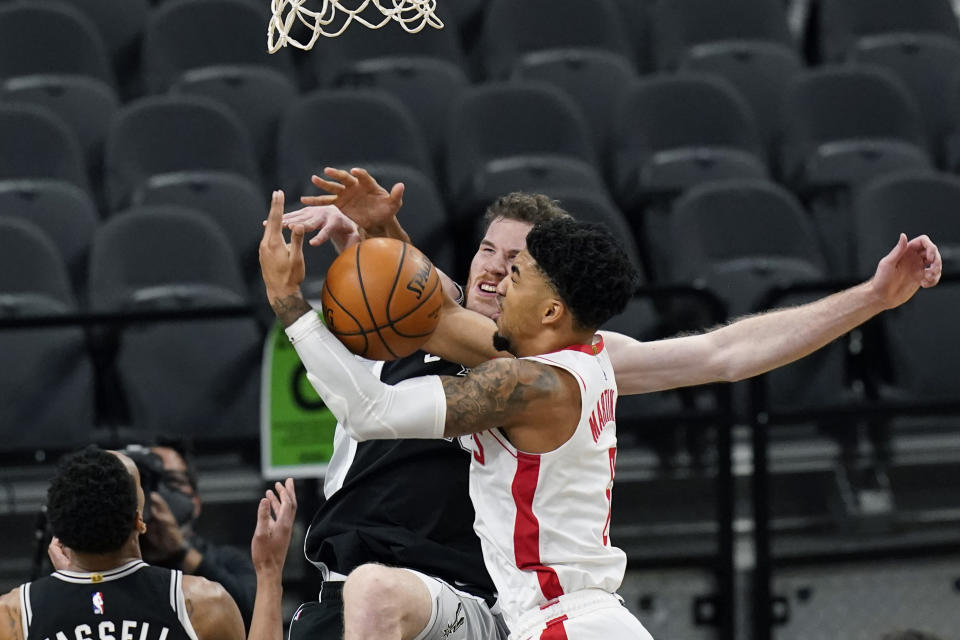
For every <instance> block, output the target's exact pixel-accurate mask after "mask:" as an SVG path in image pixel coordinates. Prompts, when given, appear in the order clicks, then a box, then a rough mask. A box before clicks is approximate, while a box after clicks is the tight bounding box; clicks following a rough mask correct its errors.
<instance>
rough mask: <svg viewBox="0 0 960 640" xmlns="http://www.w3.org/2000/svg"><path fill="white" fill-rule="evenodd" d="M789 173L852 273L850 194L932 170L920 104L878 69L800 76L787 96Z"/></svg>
mask: <svg viewBox="0 0 960 640" xmlns="http://www.w3.org/2000/svg"><path fill="white" fill-rule="evenodd" d="M783 122H784V127H785V132H784V144H783V149H782V155H781V163H780V166H781V169H782V171H783V178H784V179H785V180H786V181H787V183H788V184H790V185H791V186H792V187H793V188H794V189H795V190H796V191H798V192H799V193H802V194H803V195H804V196H805V197H806V198H807V199H808V200H809V201H810V203H811V204H810V206H811V210H812V212H813V215H814V217H815V219H816V221H817V226H818V229H819V233H820V235H821V238H822V240H823V246H824V249H825V250H826V251H827V252H828V253H827V257H828V259H829V262H830V265H831V268H833V269H835V270H837V272H838V273H840V274H848V273H850V271H851V269H852V267H853V264H852V257H853V249H852V248H851V247H850V246H849V238H850V233H851V229H850V227H851V224H850V198H851V194H852V192H853V191H854V190H855V189H856V188H858V187H859V186H861V185H863V184H864V183H866V182H867V181H868V180H870V179H872V178H874V177H877V176H880V175H883V174H885V173H889V172H891V171H897V170H900V169H906V168H927V167H929V166H930V164H931V161H930V156H929V154H928V153H927V148H926V142H927V141H926V136H925V132H924V129H923V123H922V121H921V119H920V113H919V109H918V107H917V105H916V102H915V101H914V100H913V98H912V97H911V96H910V94H909V92H908V91H907V89H906V87H904V86H903V84H902V83H901V82H900V81H899V80H897V78H896V77H894V76H892V75H890V73H889V72H887V71H884V70H883V69H880V68H878V67H823V68H820V69H816V70H813V71H807V72H804V73H801V74H800V75H798V76H797V77H796V78H795V80H794V82H793V83H792V84H791V85H790V87H789V88H788V89H787V94H786V97H785V98H784V118H783Z"/></svg>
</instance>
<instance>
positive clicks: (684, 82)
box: [613, 75, 767, 214]
mask: <svg viewBox="0 0 960 640" xmlns="http://www.w3.org/2000/svg"><path fill="white" fill-rule="evenodd" d="M704 113H709V114H710V117H709V118H705V117H703V114H704ZM614 132H615V133H614V141H615V143H614V150H613V152H614V157H613V161H614V170H613V176H614V183H615V185H616V187H615V191H616V193H617V197H618V200H619V201H620V203H621V206H622V207H623V208H624V209H625V210H626V212H627V213H628V214H630V213H631V212H632V211H634V210H636V209H637V207H639V206H640V205H642V204H643V203H644V202H646V201H648V200H650V199H652V198H658V197H663V196H667V197H669V196H673V195H676V194H678V193H680V192H681V191H683V190H684V189H686V188H688V187H690V186H692V185H695V184H699V183H700V182H704V181H708V180H716V179H720V178H728V177H765V176H766V173H767V169H766V164H765V162H764V160H763V151H762V148H761V145H760V139H759V135H758V133H757V127H756V124H755V121H754V118H753V114H752V113H751V112H750V108H749V106H747V104H746V102H745V101H744V100H743V98H742V97H741V96H740V94H739V93H737V91H736V90H735V89H734V88H733V87H731V86H730V85H729V84H728V83H727V82H726V81H724V80H722V79H720V78H716V77H714V76H708V75H677V76H665V75H664V76H658V77H648V78H644V79H642V80H641V81H640V82H638V83H636V84H634V85H633V86H632V87H630V89H629V90H628V91H627V92H626V94H625V96H624V99H623V100H621V102H620V105H619V108H618V111H617V116H616V123H615V125H614Z"/></svg>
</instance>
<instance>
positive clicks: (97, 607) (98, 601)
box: [93, 591, 103, 616]
mask: <svg viewBox="0 0 960 640" xmlns="http://www.w3.org/2000/svg"><path fill="white" fill-rule="evenodd" d="M93 612H94V613H95V614H97V615H98V616H102V615H103V592H102V591H97V592H96V593H95V594H93Z"/></svg>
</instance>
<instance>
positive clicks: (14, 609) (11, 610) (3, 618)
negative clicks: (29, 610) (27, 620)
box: [0, 589, 23, 640]
mask: <svg viewBox="0 0 960 640" xmlns="http://www.w3.org/2000/svg"><path fill="white" fill-rule="evenodd" d="M0 640H23V630H22V629H21V628H20V592H19V589H14V590H13V591H10V592H8V593H6V594H4V595H3V596H0Z"/></svg>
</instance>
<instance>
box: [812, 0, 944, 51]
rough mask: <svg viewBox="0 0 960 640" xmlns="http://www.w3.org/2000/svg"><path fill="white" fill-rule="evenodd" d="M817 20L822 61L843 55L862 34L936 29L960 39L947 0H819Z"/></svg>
mask: <svg viewBox="0 0 960 640" xmlns="http://www.w3.org/2000/svg"><path fill="white" fill-rule="evenodd" d="M818 15H819V20H818V24H817V30H818V42H819V47H818V49H819V54H820V58H821V60H822V61H824V62H836V61H839V60H843V59H844V58H846V57H847V56H848V55H849V54H850V53H851V52H852V51H853V50H854V47H855V46H856V45H857V41H858V40H859V39H860V38H863V37H865V36H876V35H880V34H889V33H925V34H932V33H937V34H940V35H943V36H947V37H950V38H954V39H960V27H958V25H957V16H956V15H955V14H954V12H953V8H952V6H951V3H950V0H911V1H910V2H902V1H901V0H820V11H819V14H818Z"/></svg>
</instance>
